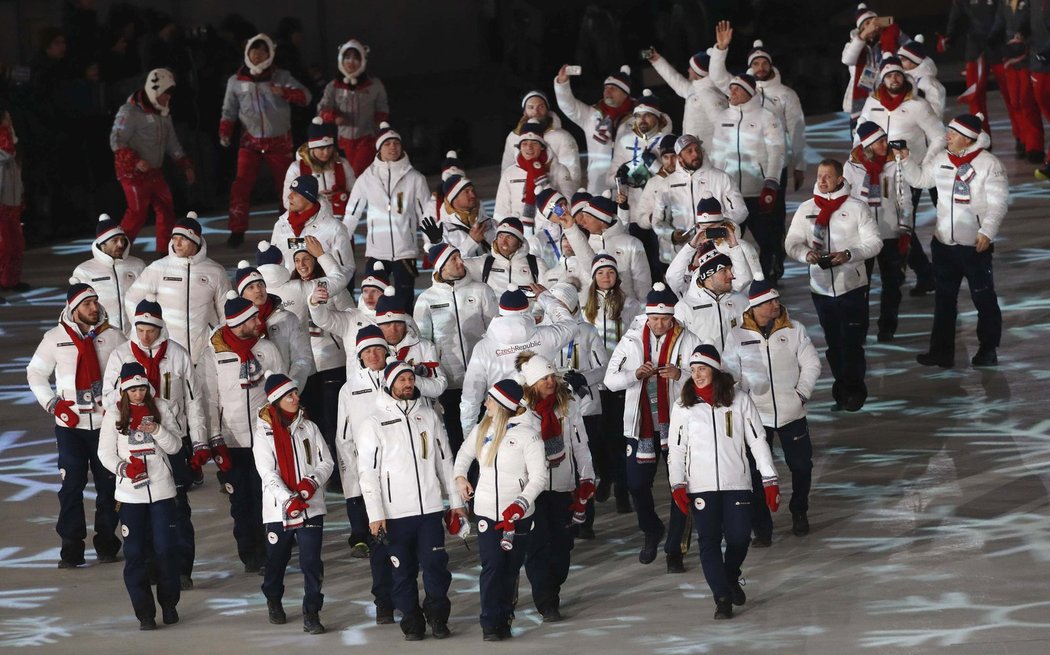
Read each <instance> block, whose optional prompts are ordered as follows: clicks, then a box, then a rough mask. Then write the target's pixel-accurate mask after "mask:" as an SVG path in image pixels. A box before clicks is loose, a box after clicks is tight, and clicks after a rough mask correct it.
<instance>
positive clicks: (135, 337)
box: [128, 319, 168, 350]
mask: <svg viewBox="0 0 1050 655" xmlns="http://www.w3.org/2000/svg"><path fill="white" fill-rule="evenodd" d="M134 322H135V321H134V319H132V324H134ZM161 322H162V323H163V322H164V321H163V320H161ZM128 340H129V341H131V343H133V344H135V345H136V346H138V347H139V348H142V349H143V350H146V349H147V348H146V346H143V345H142V341H140V340H139V333H138V330H136V329H135V326H134V325H132V329H131V337H130V338H129V339H128ZM167 340H168V328H167V326H164V327H162V328H161V329H160V336H159V337H157V340H156V341H154V342H153V345H152V346H149V347H150V348H160V346H161V344H162V343H164V342H165V341H167Z"/></svg>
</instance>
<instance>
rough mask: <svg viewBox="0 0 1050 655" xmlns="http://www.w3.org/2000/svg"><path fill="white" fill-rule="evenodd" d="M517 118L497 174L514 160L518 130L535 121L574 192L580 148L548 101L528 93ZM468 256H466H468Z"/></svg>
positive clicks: (580, 175) (578, 180)
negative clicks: (564, 169)
mask: <svg viewBox="0 0 1050 655" xmlns="http://www.w3.org/2000/svg"><path fill="white" fill-rule="evenodd" d="M521 112H522V115H521V118H519V119H518V124H517V125H515V126H514V129H513V130H511V131H510V133H509V134H507V140H506V143H504V144H503V159H502V161H501V162H500V166H499V167H500V170H504V169H506V168H507V167H508V166H511V165H513V164H514V160H515V159H516V158H517V156H518V150H517V145H518V139H519V137H520V136H521V130H522V128H523V127H524V126H525V124H526V123H528V122H529V121H539V123H540V126H541V127H542V129H543V132H542V134H543V140H544V141H546V142H547V147H548V148H550V150H551V152H552V153H553V154H554V157H555V158H556V159H557V160H558V161H559V162H561V164H562V165H563V166H565V168H566V169H567V170H568V171H569V177H570V178H571V179H572V186H573V188H576V187H578V186H580V184H581V183H582V182H583V173H582V172H581V171H580V147H579V146H578V145H576V139H575V138H573V136H572V135H571V134H569V131H568V130H566V129H565V128H563V127H562V126H561V118H559V117H558V115H557V114H554V113H552V112H551V110H550V100H548V98H547V94H545V93H544V92H542V91H537V90H533V91H529V92H528V93H526V94H525V96H524V97H523V98H522V99H521ZM468 254H469V253H468Z"/></svg>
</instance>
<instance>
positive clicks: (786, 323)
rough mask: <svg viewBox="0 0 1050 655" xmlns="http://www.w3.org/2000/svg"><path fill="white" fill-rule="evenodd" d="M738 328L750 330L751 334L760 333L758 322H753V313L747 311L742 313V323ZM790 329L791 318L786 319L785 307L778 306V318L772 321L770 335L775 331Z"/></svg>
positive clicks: (786, 311)
mask: <svg viewBox="0 0 1050 655" xmlns="http://www.w3.org/2000/svg"><path fill="white" fill-rule="evenodd" d="M740 327H741V328H743V329H745V330H751V331H752V332H762V328H761V327H759V325H758V322H757V321H756V320H755V313H754V312H753V311H751V310H750V309H748V310H747V311H745V312H744V321H743V323H741V324H740ZM788 327H791V318H790V317H788V310H787V307H784V306H783V305H781V306H780V316H777V317H776V318H775V319H773V329H772V330H771V331H770V333H769V334H770V335H772V334H773V333H774V332H776V331H777V330H782V329H784V328H788Z"/></svg>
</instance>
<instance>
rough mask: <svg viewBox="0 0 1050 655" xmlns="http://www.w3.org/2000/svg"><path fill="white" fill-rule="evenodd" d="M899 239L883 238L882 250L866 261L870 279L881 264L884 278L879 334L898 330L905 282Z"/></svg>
mask: <svg viewBox="0 0 1050 655" xmlns="http://www.w3.org/2000/svg"><path fill="white" fill-rule="evenodd" d="M899 244H900V240H899V239H883V240H882V250H880V251H879V254H877V255H875V256H874V257H872V258H871V259H868V260H865V261H864V266H865V267H866V268H867V270H868V279H869V280H870V279H871V272H872V271H873V270H875V262H878V264H879V279H881V280H882V291H881V292H880V293H879V323H878V325H879V334H882V333H883V332H888V333H889V334H894V333H896V332H897V314H898V313H899V310H900V306H901V286H902V285H903V284H904V262H903V261H902V260H901V251H900V245H899Z"/></svg>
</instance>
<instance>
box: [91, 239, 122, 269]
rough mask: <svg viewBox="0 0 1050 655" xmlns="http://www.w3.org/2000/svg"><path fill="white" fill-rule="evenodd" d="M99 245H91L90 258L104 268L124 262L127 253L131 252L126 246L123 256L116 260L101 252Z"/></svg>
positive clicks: (96, 242) (96, 243)
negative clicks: (103, 265)
mask: <svg viewBox="0 0 1050 655" xmlns="http://www.w3.org/2000/svg"><path fill="white" fill-rule="evenodd" d="M99 245H100V244H99V242H98V241H95V242H94V243H92V244H91V257H92V258H93V259H95V261H98V262H100V263H102V264H105V265H106V266H113V265H114V264H115V263H116V262H122V261H124V260H125V259H126V258H127V256H128V251H129V250H131V246H128V247H127V248H125V249H124V256H123V257H121V258H120V259H116V258H114V257H110V256H109V255H107V254H106V253H105V252H103V251H102V248H99Z"/></svg>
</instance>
